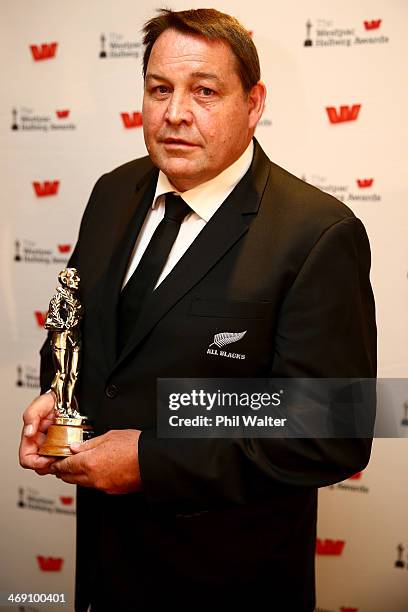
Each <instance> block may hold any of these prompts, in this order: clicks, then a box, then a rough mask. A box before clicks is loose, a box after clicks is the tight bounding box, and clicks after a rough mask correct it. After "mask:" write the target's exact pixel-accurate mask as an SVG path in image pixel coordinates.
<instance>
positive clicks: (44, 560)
mask: <svg viewBox="0 0 408 612" xmlns="http://www.w3.org/2000/svg"><path fill="white" fill-rule="evenodd" d="M37 561H38V565H39V567H40V570H41V571H42V572H60V571H61V569H62V564H63V562H64V559H61V558H60V557H42V556H41V555H38V556H37Z"/></svg>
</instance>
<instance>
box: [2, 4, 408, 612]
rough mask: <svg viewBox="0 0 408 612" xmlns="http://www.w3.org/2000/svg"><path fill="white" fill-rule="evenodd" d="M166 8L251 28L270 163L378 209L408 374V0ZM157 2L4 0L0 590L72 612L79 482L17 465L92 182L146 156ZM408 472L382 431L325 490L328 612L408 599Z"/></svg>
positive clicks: (391, 326)
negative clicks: (147, 52) (148, 41)
mask: <svg viewBox="0 0 408 612" xmlns="http://www.w3.org/2000/svg"><path fill="white" fill-rule="evenodd" d="M166 5H167V6H170V7H171V8H174V9H185V8H192V7H199V6H213V7H215V8H217V9H219V10H223V11H225V12H230V13H231V14H233V15H235V16H237V17H238V18H239V19H240V20H241V21H242V23H243V24H244V25H245V26H246V27H247V28H248V30H250V31H252V33H253V34H252V35H253V39H254V42H255V44H256V46H257V48H258V51H259V54H260V59H261V67H262V78H263V80H264V81H265V82H266V85H267V87H268V98H267V107H266V111H265V114H264V117H263V120H262V122H261V125H260V126H259V127H258V129H257V138H258V139H259V141H260V143H261V145H262V147H263V148H264V149H265V150H266V152H267V153H268V155H269V156H270V157H271V159H272V160H273V161H275V162H276V163H278V164H280V165H282V166H284V167H285V168H287V169H288V170H289V171H291V172H293V173H294V174H296V175H298V176H300V177H302V178H303V179H304V180H306V181H308V182H310V183H313V184H315V185H317V186H318V187H320V188H321V189H323V190H326V191H329V192H330V193H333V194H334V195H336V196H337V197H339V198H340V199H342V200H343V201H345V203H346V204H348V205H349V206H350V207H351V208H352V210H353V211H354V212H355V213H356V215H357V216H359V217H360V218H361V219H362V220H363V222H364V224H365V226H366V228H367V232H368V235H369V238H370V242H371V246H372V254H373V265H372V276H371V278H372V283H373V287H374V291H375V295H376V303H377V321H378V329H379V376H382V377H385V378H393V377H399V378H406V377H407V372H408V354H407V346H408V324H407V303H408V300H407V298H408V282H407V271H408V267H407V251H408V248H407V235H408V232H407V230H408V214H407V209H406V206H407V204H406V202H407V187H406V181H405V180H404V179H405V174H406V167H407V159H408V156H407V142H408V128H407V124H406V121H404V120H405V116H406V108H407V105H408V92H407V88H406V83H407V72H406V58H407V57H408V39H407V37H406V27H407V17H408V3H407V2H406V1H405V0H360V2H359V3H357V2H353V1H351V0H332V2H330V3H327V2H326V1H325V0H304V2H301V3H299V2H298V1H297V0H286V2H284V3H282V2H277V1H276V0H252V2H251V3H246V2H243V1H242V0H238V1H237V2H232V1H228V0H225V1H222V2H221V1H220V0H214V2H204V1H195V0H191V1H190V2H188V3H186V2H185V1H184V2H178V1H174V0H173V1H171V2H166ZM159 6H160V3H156V2H155V3H153V2H151V0H140V1H139V2H135V1H134V0H116V1H115V2H112V1H110V0H87V2H82V1H81V0H71V2H69V3H67V2H63V1H62V0H52V1H51V0H42V1H41V2H38V1H33V0H14V1H13V2H12V1H11V0H2V2H1V3H0V10H1V21H0V50H1V53H0V62H1V67H2V74H3V93H2V96H1V99H0V130H1V152H2V164H1V186H2V193H3V205H2V207H3V214H2V224H1V228H0V232H1V245H0V249H1V250H0V262H1V263H0V265H1V272H2V274H1V277H0V288H1V308H2V312H3V315H2V318H1V321H0V328H1V333H2V343H1V348H0V366H1V367H0V376H1V382H0V384H1V388H2V391H3V402H2V404H3V405H2V421H1V431H2V433H3V438H2V442H3V443H2V445H1V450H0V453H1V466H2V470H1V473H2V488H1V490H2V495H1V499H0V510H1V513H0V529H1V542H2V554H1V558H0V591H7V592H12V591H14V592H30V591H31V592H53V593H65V594H66V598H67V599H68V600H69V601H70V602H71V603H70V604H69V606H68V609H72V600H73V580H74V561H73V560H74V546H75V545H74V514H75V499H74V495H75V493H74V488H73V487H71V486H69V485H64V484H63V483H60V482H59V481H57V480H56V479H54V478H51V477H45V478H40V477H38V476H36V475H35V474H32V473H29V472H26V471H23V470H22V469H21V468H19V466H18V462H17V445H18V439H19V435H20V429H21V413H22V411H23V409H24V407H25V406H26V405H27V403H28V402H29V401H30V400H31V399H32V398H33V397H34V396H35V395H36V394H37V393H38V365H39V363H38V362H39V360H38V349H39V347H40V345H41V344H42V342H43V339H44V333H45V332H44V330H43V329H42V327H41V321H42V317H43V315H44V312H45V311H46V309H47V307H48V302H49V299H50V297H51V294H52V292H53V289H54V287H55V284H56V276H57V273H58V272H59V270H60V269H61V268H62V267H63V266H64V264H65V262H66V261H67V258H68V256H69V253H70V251H71V250H72V248H73V244H74V242H75V239H76V235H77V230H78V224H79V220H80V217H81V214H82V211H83V209H84V206H85V204H86V201H87V199H88V197H89V193H90V190H91V188H92V186H93V184H94V182H95V181H96V179H97V178H98V177H99V176H100V175H101V174H102V173H103V172H106V171H108V170H110V169H112V168H113V167H115V166H117V165H119V164H121V163H123V162H125V161H128V160H129V159H132V158H135V157H139V156H141V155H143V154H145V147H144V143H143V135H142V129H141V115H140V111H141V100H142V78H141V54H142V46H141V33H140V30H141V27H142V24H143V23H144V21H145V20H146V19H148V18H149V17H151V16H152V14H153V13H154V9H156V8H158V7H159ZM305 43H306V44H305ZM42 45H46V47H43V46H42ZM101 54H102V55H103V54H105V56H102V57H101ZM341 107H347V108H343V110H342V109H341ZM353 107H354V108H353ZM123 114H125V115H124V116H123ZM126 114H127V115H126ZM339 119H349V120H347V121H339ZM13 128H14V129H13ZM15 128H17V129H15ZM95 256H97V253H96V254H95ZM394 410H396V413H395V414H394V418H395V419H396V421H397V422H398V425H399V426H400V429H401V431H406V432H407V431H408V420H407V414H406V413H407V411H408V395H407V396H406V397H404V396H399V397H397V398H396V400H395V402H394ZM404 417H405V420H407V423H406V424H404ZM407 471H408V453H407V441H406V440H404V439H400V440H397V439H388V440H376V441H375V444H374V450H373V455H372V460H371V462H370V464H369V467H368V468H367V469H366V470H365V471H364V472H363V473H362V474H360V475H359V476H358V477H357V478H354V479H350V480H348V481H346V482H344V483H340V484H338V485H334V486H333V487H328V488H326V489H323V490H321V492H320V510H319V525H318V542H317V584H318V609H319V610H320V611H327V612H338V611H340V610H342V611H343V612H344V611H345V610H348V611H351V610H358V611H360V612H383V611H384V610H387V611H388V612H404V611H406V610H408V521H407V515H406V508H407V504H408V490H407V485H406V474H407ZM293 562H294V564H296V559H294V560H293ZM38 609H40V606H39V605H37V604H32V605H31V606H30V607H27V606H26V607H24V606H23V607H22V610H31V611H32V612H33V611H35V610H38ZM47 609H50V610H51V609H52V608H50V607H48V608H47Z"/></svg>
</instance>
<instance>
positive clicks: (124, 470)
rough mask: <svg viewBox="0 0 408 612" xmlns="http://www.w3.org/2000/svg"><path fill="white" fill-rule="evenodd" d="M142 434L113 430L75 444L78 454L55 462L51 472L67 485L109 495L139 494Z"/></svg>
mask: <svg viewBox="0 0 408 612" xmlns="http://www.w3.org/2000/svg"><path fill="white" fill-rule="evenodd" d="M140 434H141V432H140V431H139V430H138V429H123V430H112V431H108V433H106V434H103V435H102V436H97V437H96V438H92V439H91V440H87V441H86V442H82V443H81V444H71V446H70V448H71V451H72V452H73V453H74V455H71V457H67V458H66V459H61V460H59V461H56V462H55V463H53V465H52V466H51V473H52V474H55V475H56V477H57V478H60V479H61V480H63V481H64V482H68V483H70V484H78V485H81V486H83V487H94V488H95V489H99V490H101V491H104V492H105V493H131V492H134V491H139V490H141V488H142V482H141V478H140V470H139V460H138V440H139V436H140Z"/></svg>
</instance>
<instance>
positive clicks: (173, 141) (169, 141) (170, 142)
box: [162, 138, 198, 148]
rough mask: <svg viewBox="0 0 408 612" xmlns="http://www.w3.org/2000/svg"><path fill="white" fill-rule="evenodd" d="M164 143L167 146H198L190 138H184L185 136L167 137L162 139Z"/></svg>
mask: <svg viewBox="0 0 408 612" xmlns="http://www.w3.org/2000/svg"><path fill="white" fill-rule="evenodd" d="M162 142H163V144H164V145H165V146H166V147H187V148H188V147H190V148H192V147H197V146H198V145H196V144H195V143H194V142H189V141H188V140H184V139H183V138H165V139H164V140H162Z"/></svg>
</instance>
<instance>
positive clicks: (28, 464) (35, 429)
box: [19, 392, 55, 476]
mask: <svg viewBox="0 0 408 612" xmlns="http://www.w3.org/2000/svg"><path fill="white" fill-rule="evenodd" d="M54 405H55V397H54V394H53V393H52V392H49V393H44V395H40V397H37V398H36V399H35V400H34V401H33V402H32V403H31V404H30V405H29V407H28V408H27V409H26V410H25V412H24V414H23V421H24V428H23V431H22V433H21V442H20V449H19V459H20V465H21V466H22V467H23V468H27V469H30V470H35V471H36V472H37V474H39V475H40V476H44V475H45V474H51V472H50V469H49V468H50V466H51V464H52V463H54V461H55V458H54V457H41V456H40V455H39V454H38V451H39V449H40V447H41V446H42V444H43V443H44V440H45V436H46V433H47V430H48V427H49V426H50V425H52V423H53V422H54Z"/></svg>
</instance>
